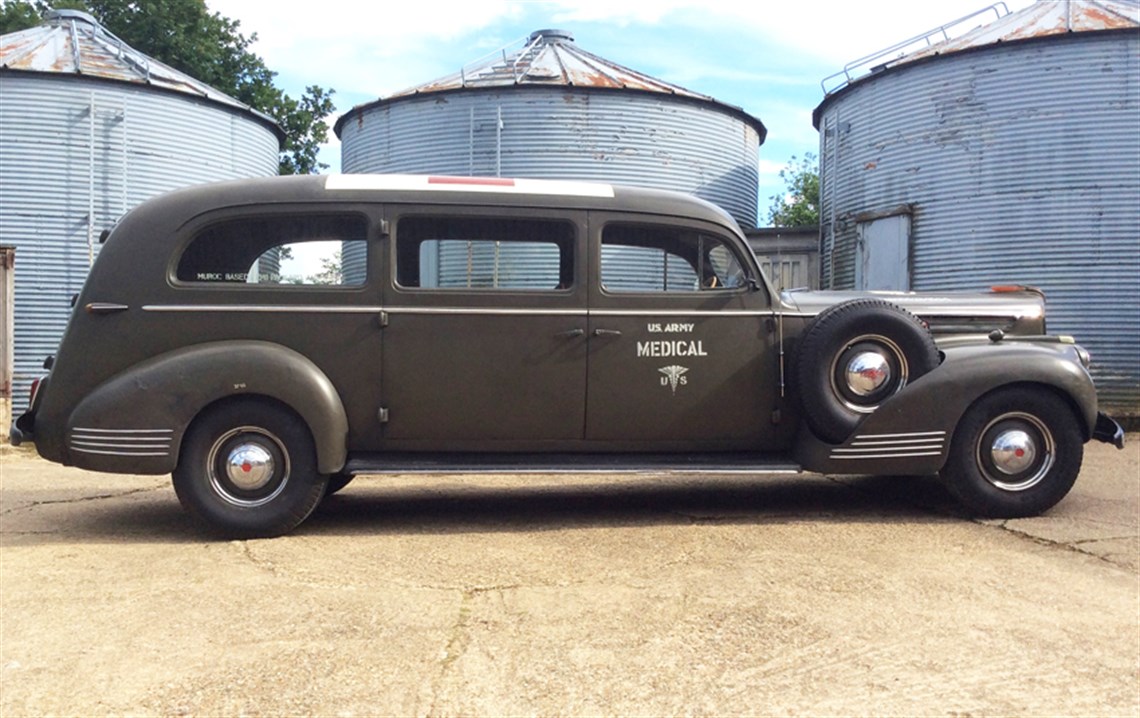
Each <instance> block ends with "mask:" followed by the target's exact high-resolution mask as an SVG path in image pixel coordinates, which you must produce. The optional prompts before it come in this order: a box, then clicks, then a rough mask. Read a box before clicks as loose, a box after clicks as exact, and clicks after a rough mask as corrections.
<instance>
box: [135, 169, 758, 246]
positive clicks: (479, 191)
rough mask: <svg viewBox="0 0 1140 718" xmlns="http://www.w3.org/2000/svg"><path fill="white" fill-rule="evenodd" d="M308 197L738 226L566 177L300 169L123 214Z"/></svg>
mask: <svg viewBox="0 0 1140 718" xmlns="http://www.w3.org/2000/svg"><path fill="white" fill-rule="evenodd" d="M310 202H314V203H316V202H337V203H343V202H363V203H390V204H404V203H407V204H413V203H414V204H439V205H455V206H481V207H519V208H526V207H534V208H545V209H559V208H561V209H579V210H600V211H621V212H641V213H647V214H656V215H663V216H670V217H686V218H692V219H700V220H704V221H708V222H712V223H715V224H719V225H723V226H726V227H729V228H732V229H733V230H736V231H737V232H739V226H738V225H737V223H736V222H735V220H733V218H732V217H731V215H729V214H728V213H727V212H725V211H724V210H722V209H720V208H719V207H717V206H716V205H713V204H711V203H709V202H706V201H705V200H702V199H699V198H697V197H694V196H692V195H688V194H683V193H680V192H669V191H665V190H655V189H645V188H639V187H625V186H620V185H611V184H603V183H596V182H580V181H573V180H536V179H522V178H500V177H448V176H440V175H368V174H343V175H301V176H288V177H257V178H251V179H242V180H231V181H226V182H214V183H209V184H202V185H196V186H193V187H189V188H186V189H181V190H176V191H174V192H170V193H167V194H165V195H162V196H160V197H158V198H155V199H152V200H150V201H148V202H145V203H143V204H142V205H140V206H139V207H138V208H136V209H135V210H134V211H132V212H131V214H132V215H136V216H135V217H132V218H131V219H132V220H138V219H142V217H139V216H137V215H151V214H152V213H153V214H159V215H162V216H164V217H166V218H168V219H172V218H180V220H179V221H178V222H177V223H178V224H179V225H181V224H184V223H185V222H187V221H190V220H192V219H193V218H194V217H196V216H198V215H200V214H202V213H204V212H209V211H212V210H218V209H223V208H233V207H241V206H248V205H287V204H296V203H310Z"/></svg>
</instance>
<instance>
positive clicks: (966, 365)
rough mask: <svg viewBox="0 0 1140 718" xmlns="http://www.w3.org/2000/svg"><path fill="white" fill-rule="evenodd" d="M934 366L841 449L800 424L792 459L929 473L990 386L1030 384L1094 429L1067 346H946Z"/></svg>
mask: <svg viewBox="0 0 1140 718" xmlns="http://www.w3.org/2000/svg"><path fill="white" fill-rule="evenodd" d="M944 353H945V359H944V360H943V362H942V364H941V365H939V366H938V368H937V369H935V370H933V371H931V372H929V373H927V374H926V375H925V376H923V377H921V378H919V379H917V380H916V381H914V382H913V383H911V384H908V385H907V386H906V387H904V388H903V390H902V391H900V392H899V393H898V394H896V395H895V396H893V397H891V398H890V399H889V400H888V401H887V402H886V403H884V404H883V405H882V406H880V407H879V408H878V410H876V411H875V412H874V413H873V414H868V415H867V417H866V418H864V419H863V420H862V421H861V422H860V423H859V425H858V426H856V428H855V430H854V431H853V432H852V434H851V436H849V437H848V438H847V439H846V440H845V441H844V442H843V443H842V444H828V443H826V442H824V441H822V440H820V439H819V438H817V437H815V436H814V435H812V434H811V432H810V431H809V430H807V428H806V427H801V428H800V432H799V434H798V436H797V440H796V447H795V455H796V460H797V461H798V462H799V463H800V464H801V465H802V466H804V467H805V468H807V469H810V470H812V471H822V472H833V473H848V474H856V473H858V474H933V473H936V472H937V471H939V470H940V469H941V468H942V466H943V465H944V464H945V463H946V458H947V455H948V453H949V451H950V441H951V439H953V437H954V429H955V427H956V426H957V425H958V421H959V420H960V419H961V418H962V415H963V414H964V413H965V412H966V410H967V409H968V408H969V407H970V405H972V404H973V403H974V402H975V401H977V400H978V399H979V398H981V397H982V396H983V395H985V394H987V393H989V392H991V391H993V390H994V389H998V388H1001V387H1003V386H1009V385H1012V384H1032V385H1037V386H1040V387H1041V390H1042V391H1050V390H1052V391H1056V392H1058V393H1059V394H1061V395H1063V396H1064V397H1066V398H1067V399H1068V400H1069V403H1070V404H1072V405H1073V408H1074V409H1075V410H1076V412H1077V416H1078V417H1079V419H1080V421H1081V422H1082V426H1083V428H1084V432H1085V438H1086V439H1088V438H1089V437H1090V436H1092V432H1093V428H1094V427H1095V425H1096V417H1097V411H1096V387H1095V386H1094V385H1093V381H1092V378H1091V377H1090V376H1089V374H1088V372H1087V371H1085V369H1084V367H1083V366H1082V365H1081V363H1080V358H1079V356H1078V353H1077V350H1076V348H1075V346H1074V345H1071V344H1062V343H1059V342H1051V341H1040V340H1037V341H1003V342H989V343H978V344H964V345H957V346H950V347H946V348H945V349H944Z"/></svg>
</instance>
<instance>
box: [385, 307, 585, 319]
mask: <svg viewBox="0 0 1140 718" xmlns="http://www.w3.org/2000/svg"><path fill="white" fill-rule="evenodd" d="M384 311H386V312H388V313H389V314H437V315H464V314H474V315H480V316H486V315H491V316H496V315H497V316H504V317H515V316H560V317H584V316H587V312H586V310H585V309H497V308H494V307H463V308H460V307H391V308H389V309H384Z"/></svg>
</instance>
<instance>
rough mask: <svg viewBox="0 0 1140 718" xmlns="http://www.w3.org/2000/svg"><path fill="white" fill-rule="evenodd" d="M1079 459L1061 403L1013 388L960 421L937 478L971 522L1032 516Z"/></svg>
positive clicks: (1057, 494) (1058, 493)
mask: <svg viewBox="0 0 1140 718" xmlns="http://www.w3.org/2000/svg"><path fill="white" fill-rule="evenodd" d="M1083 458H1084V438H1083V434H1082V432H1081V429H1080V425H1079V423H1078V420H1077V417H1076V415H1075V414H1074V413H1073V411H1072V409H1071V408H1070V407H1069V405H1068V404H1067V403H1066V402H1065V401H1064V400H1062V399H1061V398H1059V397H1058V396H1056V395H1055V394H1053V393H1051V392H1050V391H1049V390H1047V389H1032V388H1028V387H1014V388H1009V389H1002V390H999V391H996V392H994V393H992V394H988V395H986V396H985V397H983V398H982V399H980V400H979V401H978V402H977V403H975V404H974V405H973V406H972V407H970V409H969V410H968V411H967V412H966V414H965V416H963V417H962V421H961V422H959V424H958V428H957V429H956V430H955V431H954V440H953V443H952V444H951V446H950V457H949V460H948V461H947V462H946V466H945V468H943V470H942V478H943V480H944V481H945V483H946V488H947V490H949V491H950V493H951V494H953V495H954V497H955V498H957V499H958V500H959V501H960V502H961V503H962V504H963V505H964V506H965V507H966V508H967V509H968V510H970V511H971V512H972V513H974V514H976V515H978V516H985V517H990V518H1019V517H1023V516H1036V515H1037V514H1040V513H1042V512H1044V511H1046V510H1048V509H1050V508H1052V507H1053V506H1055V505H1056V504H1057V502H1059V501H1060V500H1061V499H1063V498H1064V497H1065V495H1066V494H1067V493H1069V489H1071V488H1072V487H1073V483H1074V482H1076V480H1077V475H1078V474H1079V473H1080V470H1081V462H1082V460H1083Z"/></svg>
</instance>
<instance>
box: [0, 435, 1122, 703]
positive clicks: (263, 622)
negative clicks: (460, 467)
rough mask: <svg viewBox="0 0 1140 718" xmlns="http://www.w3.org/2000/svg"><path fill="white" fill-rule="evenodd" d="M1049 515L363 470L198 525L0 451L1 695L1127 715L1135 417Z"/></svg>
mask: <svg viewBox="0 0 1140 718" xmlns="http://www.w3.org/2000/svg"><path fill="white" fill-rule="evenodd" d="M1128 440H1129V444H1128V446H1127V448H1126V450H1125V451H1123V452H1120V451H1117V450H1116V449H1114V448H1112V447H1109V446H1106V445H1103V444H1090V445H1088V451H1087V456H1086V465H1085V469H1084V471H1083V472H1082V475H1081V478H1080V480H1079V481H1078V482H1077V485H1076V487H1075V489H1074V490H1073V492H1072V494H1070V495H1069V497H1068V498H1067V499H1066V500H1065V501H1064V502H1062V503H1061V504H1060V505H1059V506H1057V507H1056V508H1055V509H1053V510H1052V511H1051V512H1049V514H1048V515H1046V516H1043V517H1040V518H1034V519H1025V520H1018V521H1006V522H1001V521H985V522H979V521H972V520H969V519H967V518H964V517H962V516H961V515H959V514H958V513H957V511H956V509H955V508H954V505H953V503H952V501H951V500H950V499H949V498H948V496H947V495H946V494H945V492H944V491H943V490H942V488H941V487H940V486H939V485H938V483H937V481H936V480H934V479H933V478H896V479H883V478H871V477H856V478H833V477H827V476H819V475H813V474H805V475H802V476H795V477H782V478H773V479H763V478H759V479H744V478H739V477H732V478H728V477H718V476H709V477H707V478H701V479H685V480H676V479H666V478H663V477H658V476H640V477H599V476H589V477H582V478H553V477H544V476H529V477H486V476H479V477H471V476H444V477H415V478H411V477H387V478H382V477H364V478H361V479H358V480H357V481H356V482H355V483H353V484H352V485H351V486H350V487H348V488H347V489H346V490H345V491H344V492H343V493H342V494H338V495H337V496H334V497H332V498H330V499H329V500H328V501H326V503H325V504H324V505H322V506H321V507H320V508H319V509H318V511H317V513H316V514H314V515H313V516H312V517H311V518H310V519H309V520H308V522H306V523H305V524H304V525H302V526H301V527H300V529H298V530H297V531H296V532H295V533H293V534H292V535H289V536H286V537H284V538H279V539H273V540H259V541H234V542H217V541H211V540H209V539H207V538H204V537H203V536H201V535H200V534H198V533H197V532H196V531H195V529H194V527H193V526H192V525H191V523H190V522H189V520H188V519H187V518H186V516H185V515H184V514H183V513H182V511H181V509H180V508H179V505H178V502H177V500H176V499H175V496H174V493H173V491H172V490H171V488H170V485H169V478H168V477H162V478H152V477H131V476H114V475H100V474H92V473H86V472H82V471H77V470H73V469H64V468H60V467H57V466H54V465H51V464H47V463H45V462H42V461H40V460H38V459H36V458H33V456H32V455H31V454H29V453H28V452H26V451H22V450H13V449H11V448H10V447H4V453H2V454H0V469H2V472H0V715H2V716H5V717H9V716H12V717H14V716H25V715H49V714H51V715H102V714H134V715H139V714H161V715H175V716H184V715H193V716H214V715H249V716H270V715H273V716H275V715H301V714H312V715H322V716H371V715H431V716H450V715H503V714H512V715H517V714H525V715H566V714H575V715H576V714H606V715H619V714H621V715H626V714H631V715H647V716H648V715H654V716H656V715H674V714H684V715H724V714H783V715H795V714H812V715H817V714H852V713H856V714H894V715H902V714H925V715H941V716H967V715H995V714H1003V715H1004V714H1035V715H1044V714H1048V715H1055V714H1067V715H1097V716H1102V715H1121V716H1135V715H1138V714H1140V468H1138V467H1140V435H1136V434H1132V435H1130V436H1129V437H1128Z"/></svg>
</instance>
